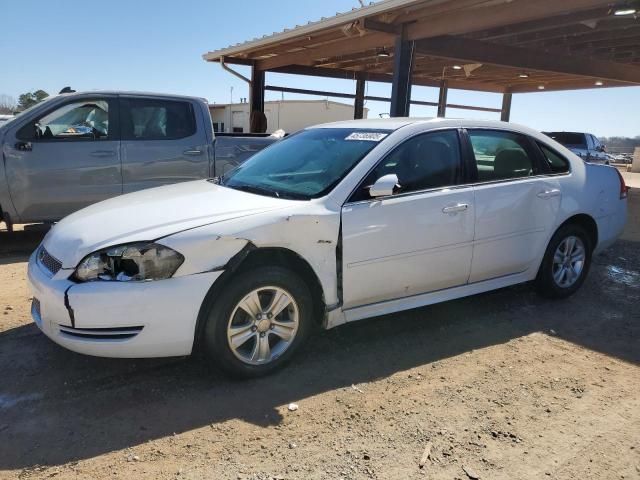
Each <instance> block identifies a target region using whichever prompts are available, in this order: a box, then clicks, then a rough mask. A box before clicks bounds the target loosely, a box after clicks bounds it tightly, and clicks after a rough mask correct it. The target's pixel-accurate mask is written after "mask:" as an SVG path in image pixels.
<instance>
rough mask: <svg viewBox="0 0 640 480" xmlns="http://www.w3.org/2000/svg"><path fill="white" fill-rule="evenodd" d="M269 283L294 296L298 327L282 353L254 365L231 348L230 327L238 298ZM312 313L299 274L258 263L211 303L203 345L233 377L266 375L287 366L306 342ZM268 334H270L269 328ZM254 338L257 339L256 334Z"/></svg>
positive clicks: (306, 290) (240, 274)
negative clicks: (265, 361)
mask: <svg viewBox="0 0 640 480" xmlns="http://www.w3.org/2000/svg"><path fill="white" fill-rule="evenodd" d="M267 286H275V287H279V288H282V289H283V290H285V291H286V292H287V293H289V294H290V295H291V296H292V297H293V299H294V301H295V304H296V306H297V308H298V327H297V332H296V333H295V336H294V338H293V340H292V341H291V342H290V344H289V346H288V347H287V348H286V350H284V352H282V354H281V355H280V356H278V357H277V358H274V359H273V360H271V361H269V362H268V363H263V364H259V365H253V364H249V363H245V362H243V361H242V360H241V359H239V358H238V357H237V356H236V354H235V353H234V351H233V350H232V349H231V346H230V345H229V341H228V339H227V327H228V325H229V322H230V321H231V315H232V314H233V312H234V310H235V309H236V306H237V305H238V304H239V302H240V301H241V300H242V299H243V298H244V297H245V296H247V295H248V294H249V293H251V292H252V291H254V290H256V289H258V288H261V287H267ZM313 315H314V309H313V300H312V297H311V293H310V292H309V288H308V286H307V285H306V283H305V282H304V280H303V279H302V278H301V277H300V276H299V275H298V274H296V273H295V272H293V271H292V270H289V269H286V268H282V267H275V266H273V267H271V266H264V267H257V268H255V269H252V270H247V271H244V272H240V273H238V274H237V275H236V276H235V277H233V278H232V279H231V280H230V281H229V284H228V285H227V286H226V287H225V288H224V290H223V291H222V292H221V293H220V295H218V296H217V298H216V299H215V301H214V302H212V304H211V305H209V307H208V311H206V312H205V317H204V318H205V322H206V323H205V326H204V329H203V338H202V345H203V346H204V349H205V352H206V354H207V356H208V357H209V358H210V359H211V360H212V361H213V363H214V364H215V366H217V367H219V368H220V369H221V370H223V371H224V372H225V373H227V374H228V375H230V376H232V377H236V378H252V377H259V376H262V375H267V374H269V373H271V372H273V371H275V370H277V369H279V368H281V367H282V366H284V365H285V364H286V363H287V362H288V361H289V360H290V359H291V357H292V356H293V355H294V354H295V353H296V351H297V350H298V349H299V348H300V347H301V346H302V345H303V344H304V342H305V341H306V339H307V337H308V336H309V333H310V332H311V329H312V325H313ZM247 318H248V317H247ZM266 335H267V337H269V338H270V337H271V335H270V332H269V331H267V332H266ZM276 340H277V341H279V340H278V339H276ZM251 341H257V337H256V339H255V340H251Z"/></svg>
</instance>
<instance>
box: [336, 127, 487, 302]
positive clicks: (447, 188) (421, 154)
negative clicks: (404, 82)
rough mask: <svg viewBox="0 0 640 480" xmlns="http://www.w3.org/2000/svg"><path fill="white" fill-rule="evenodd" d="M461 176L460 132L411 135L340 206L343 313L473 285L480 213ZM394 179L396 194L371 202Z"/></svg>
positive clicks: (445, 131) (472, 194)
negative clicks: (384, 180)
mask: <svg viewBox="0 0 640 480" xmlns="http://www.w3.org/2000/svg"><path fill="white" fill-rule="evenodd" d="M463 173H464V172H463V166H462V156H461V148H460V142H459V134H458V132H457V131H456V130H443V131H438V132H432V133H424V134H420V135H417V136H415V137H412V138H410V139H409V140H406V141H405V142H404V143H403V144H401V145H400V146H398V147H397V148H396V149H395V150H393V151H392V152H391V153H390V154H389V155H388V156H387V157H386V158H384V159H383V160H382V161H381V162H380V163H379V164H378V165H377V166H376V168H374V170H373V171H372V173H371V174H370V175H369V176H368V177H367V179H365V181H364V182H363V184H362V186H361V187H360V188H359V189H358V190H357V191H356V192H355V193H354V194H353V195H352V198H351V199H350V200H349V201H348V202H347V203H346V204H345V205H344V206H343V208H342V247H343V257H342V258H343V262H342V263H343V265H342V269H343V270H342V271H343V303H344V308H345V309H349V308H354V307H359V306H363V305H367V304H372V303H378V302H384V301H388V300H393V299H398V298H403V297H409V296H412V295H419V294H422V293H426V292H432V291H436V290H442V289H446V288H450V287H455V286H459V285H464V284H466V283H467V281H468V279H469V272H470V268H471V253H472V249H473V234H474V215H475V212H474V210H475V209H474V192H473V187H471V186H464V185H461V184H462V183H463ZM389 174H395V175H396V176H397V177H398V183H399V188H398V191H397V192H396V193H394V194H393V195H390V196H386V197H378V198H371V197H370V196H369V194H368V191H369V187H370V186H371V185H372V184H373V183H374V182H375V181H376V180H377V179H379V178H381V177H383V176H385V175H389Z"/></svg>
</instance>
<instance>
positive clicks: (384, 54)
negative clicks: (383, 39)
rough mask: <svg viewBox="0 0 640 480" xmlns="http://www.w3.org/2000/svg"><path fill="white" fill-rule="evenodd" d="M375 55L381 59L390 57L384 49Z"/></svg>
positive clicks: (380, 49)
mask: <svg viewBox="0 0 640 480" xmlns="http://www.w3.org/2000/svg"><path fill="white" fill-rule="evenodd" d="M376 55H377V56H378V57H382V58H386V57H390V56H391V55H390V54H389V52H388V51H387V49H386V48H385V47H382V48H379V49H378V52H377V53H376Z"/></svg>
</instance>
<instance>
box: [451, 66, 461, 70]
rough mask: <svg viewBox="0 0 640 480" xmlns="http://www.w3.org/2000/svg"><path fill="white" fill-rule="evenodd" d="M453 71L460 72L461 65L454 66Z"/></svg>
mask: <svg viewBox="0 0 640 480" xmlns="http://www.w3.org/2000/svg"><path fill="white" fill-rule="evenodd" d="M451 68H453V69H454V70H462V65H454V66H453V67H451Z"/></svg>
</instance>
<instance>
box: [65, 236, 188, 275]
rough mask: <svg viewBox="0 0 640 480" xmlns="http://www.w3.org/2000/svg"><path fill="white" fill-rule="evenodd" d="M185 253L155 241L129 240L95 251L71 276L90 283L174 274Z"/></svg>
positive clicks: (81, 261)
mask: <svg viewBox="0 0 640 480" xmlns="http://www.w3.org/2000/svg"><path fill="white" fill-rule="evenodd" d="M184 260H185V258H184V255H182V254H181V253H180V252H178V251H176V250H174V249H173V248H171V247H168V246H166V245H162V244H160V243H157V242H154V241H138V242H128V243H122V244H118V245H112V246H110V247H105V248H102V249H100V250H96V251H95V252H92V253H90V254H88V255H86V256H85V257H83V259H82V260H80V262H79V263H78V265H76V267H75V268H74V270H73V274H72V275H71V277H70V279H71V280H73V281H74V282H76V283H89V282H150V281H158V280H166V279H168V278H171V277H173V276H174V275H175V273H176V272H177V271H178V269H179V268H180V267H181V266H182V264H183V263H184Z"/></svg>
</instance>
